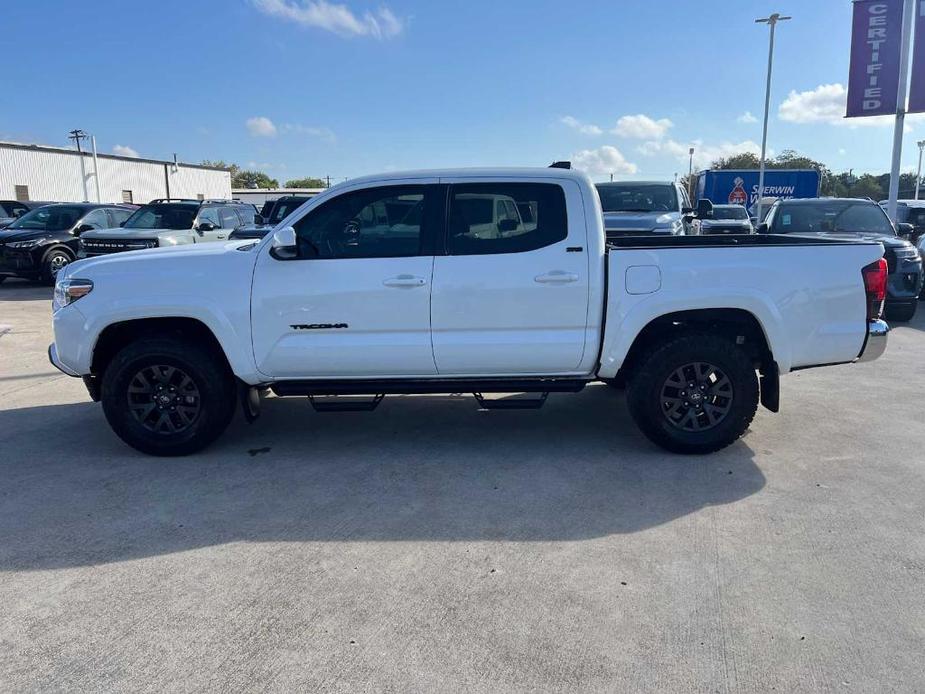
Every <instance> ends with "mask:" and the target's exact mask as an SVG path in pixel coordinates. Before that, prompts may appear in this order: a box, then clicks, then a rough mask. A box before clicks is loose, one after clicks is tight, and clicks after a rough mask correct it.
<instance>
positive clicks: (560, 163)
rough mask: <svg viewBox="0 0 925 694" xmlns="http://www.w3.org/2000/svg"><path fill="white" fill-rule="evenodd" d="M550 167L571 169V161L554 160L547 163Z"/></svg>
mask: <svg viewBox="0 0 925 694" xmlns="http://www.w3.org/2000/svg"><path fill="white" fill-rule="evenodd" d="M549 168H550V169H571V168H572V162H570V161H554V162H553V163H552V164H550V165H549Z"/></svg>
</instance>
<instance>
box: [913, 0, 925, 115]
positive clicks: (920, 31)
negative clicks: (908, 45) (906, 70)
mask: <svg viewBox="0 0 925 694" xmlns="http://www.w3.org/2000/svg"><path fill="white" fill-rule="evenodd" d="M919 111H925V0H918V1H917V2H916V3H915V48H913V50H912V89H911V91H910V92H909V112H910V113H916V112H919Z"/></svg>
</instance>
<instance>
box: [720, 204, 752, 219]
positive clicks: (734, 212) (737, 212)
mask: <svg viewBox="0 0 925 694" xmlns="http://www.w3.org/2000/svg"><path fill="white" fill-rule="evenodd" d="M713 219H748V212H747V211H746V209H745V208H744V207H742V206H741V205H714V206H713Z"/></svg>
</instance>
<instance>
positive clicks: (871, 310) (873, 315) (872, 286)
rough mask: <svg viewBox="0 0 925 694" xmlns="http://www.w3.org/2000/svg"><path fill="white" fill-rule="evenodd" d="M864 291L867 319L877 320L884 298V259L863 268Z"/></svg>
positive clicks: (881, 312) (885, 269)
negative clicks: (865, 294)
mask: <svg viewBox="0 0 925 694" xmlns="http://www.w3.org/2000/svg"><path fill="white" fill-rule="evenodd" d="M861 274H862V275H864V291H865V292H866V293H867V320H877V319H878V318H880V316H881V315H882V314H883V302H884V301H885V300H886V277H887V266H886V259H885V258H881V259H880V260H878V261H877V262H875V263H871V264H870V265H868V266H867V267H865V268H864V269H863V270H861Z"/></svg>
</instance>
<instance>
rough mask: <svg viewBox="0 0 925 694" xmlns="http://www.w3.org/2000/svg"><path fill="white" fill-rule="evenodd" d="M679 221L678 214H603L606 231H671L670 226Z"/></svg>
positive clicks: (679, 216) (679, 215)
mask: <svg viewBox="0 0 925 694" xmlns="http://www.w3.org/2000/svg"><path fill="white" fill-rule="evenodd" d="M679 219H681V214H680V213H679V212H605V213H604V228H605V229H606V230H607V231H619V232H635V231H640V232H650V231H663V232H666V233H667V232H669V231H671V225H672V224H673V223H674V222H676V221H677V220H679Z"/></svg>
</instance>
